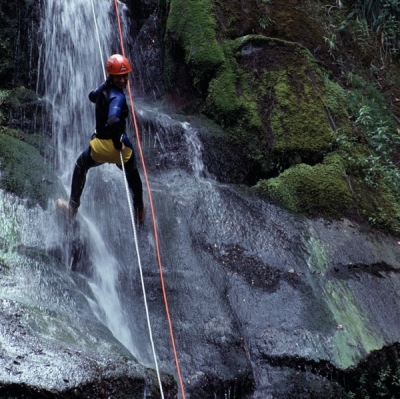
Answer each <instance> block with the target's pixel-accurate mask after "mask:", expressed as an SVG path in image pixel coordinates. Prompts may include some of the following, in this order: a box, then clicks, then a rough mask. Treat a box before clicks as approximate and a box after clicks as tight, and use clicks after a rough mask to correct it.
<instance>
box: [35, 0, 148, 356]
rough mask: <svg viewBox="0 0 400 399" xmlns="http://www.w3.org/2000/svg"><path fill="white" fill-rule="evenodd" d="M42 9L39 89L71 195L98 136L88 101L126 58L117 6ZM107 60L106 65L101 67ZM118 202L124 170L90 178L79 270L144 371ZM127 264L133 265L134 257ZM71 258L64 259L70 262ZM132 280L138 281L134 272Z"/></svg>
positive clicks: (98, 171)
mask: <svg viewBox="0 0 400 399" xmlns="http://www.w3.org/2000/svg"><path fill="white" fill-rule="evenodd" d="M92 4H93V6H94V8H95V10H94V11H95V14H96V20H95V19H94V15H93V9H92ZM42 7H43V11H42V21H41V32H42V41H43V42H42V44H41V46H40V60H39V67H40V73H39V82H38V88H39V90H40V91H42V92H43V94H44V97H45V98H46V100H47V104H48V114H49V115H51V116H52V121H51V126H50V130H51V137H52V143H53V148H54V149H53V153H52V154H49V158H50V161H51V162H52V163H53V165H54V168H55V170H56V172H57V173H58V176H59V178H60V180H61V181H62V183H63V184H64V186H65V188H66V191H67V193H68V195H69V193H70V184H71V177H72V171H73V167H74V164H75V160H76V158H77V157H78V155H79V154H80V153H81V152H82V151H83V150H84V149H85V148H86V147H87V146H88V142H89V140H90V137H91V135H92V132H93V130H94V124H95V117H94V105H93V104H92V103H90V101H89V100H88V94H89V92H90V91H91V90H94V89H95V88H96V87H98V86H99V85H100V84H101V83H102V82H103V81H104V69H103V68H104V64H105V61H106V58H107V57H108V56H109V55H111V54H113V53H120V52H121V50H120V46H119V42H118V29H117V25H116V23H115V22H116V17H115V10H114V7H113V3H112V2H110V1H107V0H96V1H95V2H93V3H91V1H90V0H75V1H73V2H72V1H69V2H64V1H58V0H57V1H44V2H43V4H42ZM120 11H121V13H122V14H123V13H124V12H125V11H126V10H125V9H124V7H123V5H121V7H120ZM95 22H97V26H98V32H99V36H97V31H96V23H95ZM125 25H126V24H125ZM125 37H127V38H128V35H125ZM127 45H129V43H125V46H126V47H127ZM101 54H103V56H104V57H105V59H101ZM117 200H118V202H123V203H124V204H126V196H125V192H124V186H123V176H122V173H121V172H120V171H119V170H118V168H117V167H116V166H115V165H102V166H100V167H98V168H94V169H92V170H90V171H89V173H88V178H87V183H86V187H85V190H84V193H83V195H82V205H81V207H80V208H79V217H78V218H79V219H80V220H81V221H82V220H83V222H84V223H85V224H86V225H87V226H86V227H87V229H86V230H85V231H87V232H89V237H84V238H85V240H84V242H85V245H86V246H87V247H89V248H88V249H87V252H88V253H89V263H90V265H84V266H81V267H80V269H82V268H87V269H90V270H91V273H90V276H88V279H89V280H90V281H89V285H90V286H91V288H92V291H93V294H94V297H95V298H96V303H95V302H94V301H90V303H91V306H92V309H93V311H94V313H95V314H96V315H97V316H98V317H99V318H100V320H101V321H102V322H103V323H104V324H106V325H107V326H108V328H109V329H110V330H111V331H112V333H113V334H114V336H115V337H116V338H117V339H118V340H119V341H120V342H121V343H122V344H124V345H125V346H126V347H127V349H129V350H130V351H131V353H132V354H133V355H134V356H135V357H136V358H138V360H139V361H142V362H143V363H146V357H147V352H148V349H147V347H148V345H147V341H146V337H147V334H146V333H143V332H141V331H135V327H132V326H130V325H129V320H128V319H129V318H128V317H127V316H126V309H124V307H123V305H122V302H123V301H122V298H121V293H120V290H119V288H118V287H119V280H120V279H122V278H124V277H121V276H120V273H121V272H122V270H123V269H124V268H128V269H129V270H131V269H133V268H134V267H135V265H134V264H133V265H132V264H130V265H129V266H128V267H126V266H124V265H122V264H121V258H122V256H119V254H121V253H122V252H126V248H124V249H122V248H121V247H122V246H123V244H120V243H119V242H118V241H119V240H118V236H119V235H121V231H120V229H121V226H120V222H118V216H119V214H120V213H121V211H120V209H121V207H120V206H116V201H117ZM127 226H128V227H129V226H130V225H129V224H127ZM55 228H57V226H55ZM81 234H82V233H81ZM122 234H123V233H122ZM82 242H83V240H82ZM82 245H83V244H82ZM118 245H120V246H119V247H118ZM115 246H116V247H117V249H115ZM128 249H129V251H131V248H128ZM66 250H67V251H68V246H67V247H66ZM113 251H114V253H113ZM129 256H130V258H133V257H134V252H133V251H131V252H130V253H129ZM70 257H71V255H69V254H66V255H65V258H66V259H68V258H70ZM133 260H134V259H133ZM132 263H133V262H132ZM129 273H130V275H131V276H132V274H133V272H132V271H128V274H129ZM137 301H138V302H140V301H141V299H140V298H138V299H137ZM125 302H126V301H125ZM137 328H138V327H137ZM133 335H135V336H138V337H141V338H140V339H141V341H140V342H134V339H133V338H132V336H133ZM136 339H138V338H136ZM142 341H144V342H142ZM138 346H140V348H141V349H140V351H138V350H137V347H138Z"/></svg>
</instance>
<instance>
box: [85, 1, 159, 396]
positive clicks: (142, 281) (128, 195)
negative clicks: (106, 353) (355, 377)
mask: <svg viewBox="0 0 400 399" xmlns="http://www.w3.org/2000/svg"><path fill="white" fill-rule="evenodd" d="M91 3H92V11H93V18H94V22H95V23H94V25H95V27H96V35H97V41H98V44H99V51H100V58H101V60H102V61H101V65H102V66H103V73H104V80H105V79H106V71H105V68H104V65H103V53H102V51H101V46H100V36H99V28H98V26H97V18H96V13H95V9H94V5H93V0H91ZM119 154H120V158H121V166H122V172H123V175H124V183H125V190H126V197H127V200H128V206H129V213H130V215H131V223H132V230H133V236H134V241H135V249H136V256H137V260H138V266H139V272H140V281H141V284H142V292H143V301H144V307H145V310H146V319H147V327H148V330H149V337H150V343H151V349H152V352H153V357H154V363H155V367H156V372H157V378H158V384H159V386H160V393H161V398H162V399H164V392H163V387H162V383H161V376H160V371H159V368H158V361H157V355H156V350H155V346H154V341H153V333H152V329H151V323H150V314H149V308H148V305H147V295H146V288H145V285H144V278H143V270H142V262H141V259H140V252H139V245H138V239H137V233H136V227H135V216H134V213H133V207H132V202H131V196H130V192H129V186H128V180H127V178H126V174H125V165H124V159H123V156H122V151H120V153H119ZM132 155H133V154H132Z"/></svg>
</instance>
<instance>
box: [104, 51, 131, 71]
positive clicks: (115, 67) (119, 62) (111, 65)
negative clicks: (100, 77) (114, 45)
mask: <svg viewBox="0 0 400 399" xmlns="http://www.w3.org/2000/svg"><path fill="white" fill-rule="evenodd" d="M131 70H132V68H131V64H130V63H129V61H128V59H127V58H126V57H124V56H123V55H121V54H113V55H112V56H111V57H110V58H109V59H108V60H107V63H106V72H107V73H108V74H109V75H125V74H126V73H128V72H130V71H131Z"/></svg>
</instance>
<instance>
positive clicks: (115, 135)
mask: <svg viewBox="0 0 400 399" xmlns="http://www.w3.org/2000/svg"><path fill="white" fill-rule="evenodd" d="M119 122H120V119H119V118H118V117H117V116H116V115H111V116H110V117H109V118H108V120H107V123H106V126H105V127H106V130H107V131H108V132H109V133H111V139H112V141H113V144H114V148H116V149H117V150H120V149H121V148H122V144H121V141H120V132H121V127H120V123H119Z"/></svg>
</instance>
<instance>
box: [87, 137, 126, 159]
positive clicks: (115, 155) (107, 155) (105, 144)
mask: <svg viewBox="0 0 400 399" xmlns="http://www.w3.org/2000/svg"><path fill="white" fill-rule="evenodd" d="M89 144H90V147H91V151H90V156H91V157H92V159H93V160H94V161H95V162H99V163H115V164H117V165H121V157H120V155H119V153H120V151H118V150H116V149H115V148H114V144H113V141H112V140H111V139H109V140H104V139H98V138H97V137H96V138H94V139H93V140H91V141H90V143H89ZM131 155H132V150H131V149H130V148H129V147H125V149H124V150H123V151H122V157H123V160H124V164H125V163H127V162H128V161H129V158H130V157H131Z"/></svg>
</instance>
